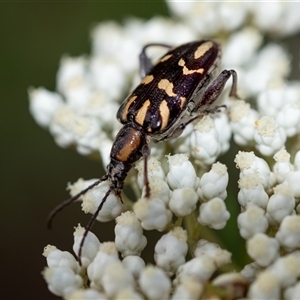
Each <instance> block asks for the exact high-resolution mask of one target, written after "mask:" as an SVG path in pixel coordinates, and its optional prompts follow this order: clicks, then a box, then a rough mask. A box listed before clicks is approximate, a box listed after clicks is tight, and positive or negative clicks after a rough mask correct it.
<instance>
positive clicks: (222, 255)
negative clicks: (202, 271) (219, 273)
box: [194, 240, 231, 268]
mask: <svg viewBox="0 0 300 300" xmlns="http://www.w3.org/2000/svg"><path fill="white" fill-rule="evenodd" d="M194 254H195V256H196V257H201V256H206V257H209V258H211V259H212V260H213V261H214V263H215V264H216V266H217V267H218V268H219V267H221V266H222V265H225V264H228V263H230V262H231V253H230V252H228V251H227V250H224V249H221V248H220V246H219V245H218V244H215V243H211V242H209V241H207V240H199V241H198V243H197V247H196V249H195V253H194Z"/></svg>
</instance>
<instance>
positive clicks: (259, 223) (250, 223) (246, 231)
mask: <svg viewBox="0 0 300 300" xmlns="http://www.w3.org/2000/svg"><path fill="white" fill-rule="evenodd" d="M237 221H238V227H239V230H240V235H241V236H242V237H243V238H244V239H249V238H250V237H252V236H253V235H254V234H256V233H259V232H265V231H266V230H267V228H268V226H269V223H268V220H267V218H266V217H265V212H264V210H263V209H262V208H260V207H258V206H256V205H251V206H248V207H247V209H246V210H245V211H244V212H242V213H240V214H239V216H238V219H237Z"/></svg>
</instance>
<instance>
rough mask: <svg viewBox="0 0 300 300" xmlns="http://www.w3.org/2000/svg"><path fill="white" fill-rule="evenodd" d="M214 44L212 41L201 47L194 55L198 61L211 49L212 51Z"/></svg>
mask: <svg viewBox="0 0 300 300" xmlns="http://www.w3.org/2000/svg"><path fill="white" fill-rule="evenodd" d="M213 46H214V44H213V43H212V42H211V41H208V42H205V43H204V44H202V45H200V46H199V47H198V48H197V50H196V51H195V53H194V58H195V59H198V58H200V57H201V56H203V55H205V53H206V52H207V51H209V49H211V48H212V47H213Z"/></svg>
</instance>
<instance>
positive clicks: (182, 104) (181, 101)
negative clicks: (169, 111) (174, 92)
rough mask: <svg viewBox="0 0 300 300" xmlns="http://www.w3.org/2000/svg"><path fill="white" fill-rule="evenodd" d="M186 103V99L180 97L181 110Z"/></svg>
mask: <svg viewBox="0 0 300 300" xmlns="http://www.w3.org/2000/svg"><path fill="white" fill-rule="evenodd" d="M185 103H186V97H180V105H179V106H180V108H183V106H184V104H185Z"/></svg>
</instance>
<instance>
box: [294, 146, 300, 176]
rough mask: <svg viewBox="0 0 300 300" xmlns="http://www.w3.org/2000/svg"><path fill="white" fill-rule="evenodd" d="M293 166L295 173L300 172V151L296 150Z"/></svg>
mask: <svg viewBox="0 0 300 300" xmlns="http://www.w3.org/2000/svg"><path fill="white" fill-rule="evenodd" d="M294 166H295V169H296V170H297V171H298V170H300V150H298V151H297V152H296V154H295V158H294Z"/></svg>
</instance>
